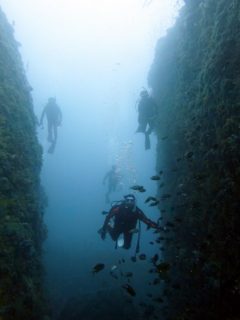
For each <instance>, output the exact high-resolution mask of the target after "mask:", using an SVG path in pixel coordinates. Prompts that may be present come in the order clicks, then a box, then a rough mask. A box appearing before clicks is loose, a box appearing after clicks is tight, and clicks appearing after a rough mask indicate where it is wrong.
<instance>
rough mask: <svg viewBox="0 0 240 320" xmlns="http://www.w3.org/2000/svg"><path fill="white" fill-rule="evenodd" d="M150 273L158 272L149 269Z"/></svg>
mask: <svg viewBox="0 0 240 320" xmlns="http://www.w3.org/2000/svg"><path fill="white" fill-rule="evenodd" d="M148 272H149V273H156V270H155V269H149V270H148Z"/></svg>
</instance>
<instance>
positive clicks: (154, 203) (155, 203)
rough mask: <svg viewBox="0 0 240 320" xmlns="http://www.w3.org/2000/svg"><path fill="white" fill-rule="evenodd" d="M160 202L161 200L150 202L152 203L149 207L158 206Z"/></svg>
mask: <svg viewBox="0 0 240 320" xmlns="http://www.w3.org/2000/svg"><path fill="white" fill-rule="evenodd" d="M158 204H159V200H157V201H154V202H152V203H150V204H149V207H155V206H157V205H158Z"/></svg>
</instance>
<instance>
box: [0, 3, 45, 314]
mask: <svg viewBox="0 0 240 320" xmlns="http://www.w3.org/2000/svg"><path fill="white" fill-rule="evenodd" d="M18 48H19V43H17V42H16V40H15V39H14V30H13V27H12V26H11V25H10V24H9V23H8V22H7V20H6V17H5V15H4V13H3V12H2V11H1V9H0V317H1V318H2V319H4V320H11V319H18V320H20V319H24V320H25V319H43V314H44V313H45V309H46V305H45V299H44V293H43V288H42V286H43V281H42V280H43V270H42V265H41V254H42V249H41V248H42V242H43V240H44V238H45V236H46V228H45V226H44V224H43V219H42V216H43V212H44V202H43V191H42V188H41V185H40V170H41V165H42V149H41V146H40V145H39V143H38V141H37V136H36V119H35V115H34V113H33V102H32V97H31V90H32V88H31V87H30V85H29V83H28V81H27V79H26V76H25V72H24V69H23V64H22V60H21V56H20V54H19V52H18Z"/></svg>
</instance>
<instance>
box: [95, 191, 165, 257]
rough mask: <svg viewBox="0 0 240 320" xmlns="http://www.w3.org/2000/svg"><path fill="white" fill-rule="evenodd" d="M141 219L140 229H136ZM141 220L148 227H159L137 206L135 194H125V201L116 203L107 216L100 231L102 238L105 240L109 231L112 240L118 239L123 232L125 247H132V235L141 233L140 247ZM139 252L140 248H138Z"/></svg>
mask: <svg viewBox="0 0 240 320" xmlns="http://www.w3.org/2000/svg"><path fill="white" fill-rule="evenodd" d="M111 219H114V224H113V226H111V224H110V220H111ZM138 221H139V230H138V229H136V225H137V222H138ZM140 221H142V222H144V223H145V224H146V225H147V227H148V229H149V228H155V229H158V228H159V226H158V224H157V223H155V222H153V221H152V220H150V219H148V218H147V217H146V216H145V214H144V213H143V212H142V210H140V209H139V208H138V207H137V206H136V198H135V196H134V195H133V194H128V195H126V196H124V200H123V201H119V202H118V204H116V205H114V206H113V207H112V208H111V210H110V212H109V213H108V215H107V216H106V218H105V221H104V224H103V227H102V228H101V229H100V230H99V231H98V233H99V234H100V236H101V238H102V239H103V240H104V239H105V237H106V233H107V232H108V233H109V234H110V236H111V238H112V240H114V241H116V246H117V240H118V238H119V236H120V234H123V237H124V245H123V248H124V249H129V248H130V247H131V242H132V236H133V234H134V233H137V232H138V234H139V237H138V245H137V246H138V247H139V238H140ZM136 252H138V248H137V249H136Z"/></svg>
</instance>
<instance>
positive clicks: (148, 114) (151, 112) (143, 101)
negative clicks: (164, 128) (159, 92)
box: [136, 89, 157, 150]
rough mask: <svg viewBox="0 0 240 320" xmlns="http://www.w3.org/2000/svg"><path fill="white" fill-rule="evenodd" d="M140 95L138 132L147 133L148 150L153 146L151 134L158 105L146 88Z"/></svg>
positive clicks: (146, 143)
mask: <svg viewBox="0 0 240 320" xmlns="http://www.w3.org/2000/svg"><path fill="white" fill-rule="evenodd" d="M140 97H141V98H140V101H139V103H138V128H137V130H136V132H142V133H144V134H145V150H148V149H150V147H151V144H150V134H151V133H152V131H153V128H154V122H155V117H156V112H157V105H156V103H155V102H154V100H153V98H152V97H150V96H149V94H148V92H147V90H145V89H144V90H142V91H141V92H140Z"/></svg>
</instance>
